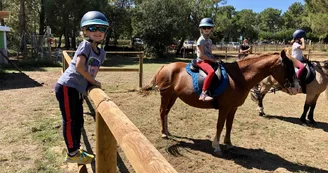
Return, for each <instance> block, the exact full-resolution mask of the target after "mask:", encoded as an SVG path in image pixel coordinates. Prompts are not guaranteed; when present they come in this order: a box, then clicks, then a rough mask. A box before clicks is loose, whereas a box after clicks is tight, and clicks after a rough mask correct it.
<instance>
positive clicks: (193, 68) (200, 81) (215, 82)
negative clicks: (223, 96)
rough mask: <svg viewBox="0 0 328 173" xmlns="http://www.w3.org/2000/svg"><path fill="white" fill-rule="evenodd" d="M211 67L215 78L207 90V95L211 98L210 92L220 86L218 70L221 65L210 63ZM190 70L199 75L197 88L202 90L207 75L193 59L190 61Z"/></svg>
mask: <svg viewBox="0 0 328 173" xmlns="http://www.w3.org/2000/svg"><path fill="white" fill-rule="evenodd" d="M211 66H212V68H213V69H214V73H215V76H214V77H213V79H212V81H211V84H210V86H209V88H208V93H209V95H211V96H213V95H212V94H211V91H213V90H215V89H217V88H218V86H219V85H220V80H221V77H222V74H221V68H220V66H221V64H220V63H211ZM190 70H191V71H192V72H195V73H199V74H198V87H199V88H202V87H203V84H204V80H205V78H206V76H207V74H206V72H204V71H203V70H202V69H201V68H200V67H199V66H198V65H197V60H195V59H193V60H191V66H190Z"/></svg>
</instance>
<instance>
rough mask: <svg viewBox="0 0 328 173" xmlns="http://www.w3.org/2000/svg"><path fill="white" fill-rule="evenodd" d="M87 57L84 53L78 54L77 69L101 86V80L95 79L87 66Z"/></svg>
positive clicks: (93, 82)
mask: <svg viewBox="0 0 328 173" xmlns="http://www.w3.org/2000/svg"><path fill="white" fill-rule="evenodd" d="M85 63H86V58H85V57H84V56H83V55H79V56H77V59H76V70H77V71H78V72H79V73H80V74H81V75H82V76H83V77H84V78H86V79H87V80H88V81H89V82H90V83H91V84H93V85H97V86H101V84H100V82H98V81H97V80H96V79H94V78H93V77H92V76H91V75H90V73H89V72H88V71H87V69H86V68H85Z"/></svg>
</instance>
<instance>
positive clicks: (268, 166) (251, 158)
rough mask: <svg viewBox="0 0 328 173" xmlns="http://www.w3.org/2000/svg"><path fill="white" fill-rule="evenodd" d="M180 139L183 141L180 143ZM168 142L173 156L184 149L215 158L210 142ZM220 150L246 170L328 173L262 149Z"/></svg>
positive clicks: (177, 138) (169, 150)
mask: <svg viewBox="0 0 328 173" xmlns="http://www.w3.org/2000/svg"><path fill="white" fill-rule="evenodd" d="M181 139H182V140H184V141H181ZM170 140H173V141H175V142H176V144H174V145H171V146H170V147H169V148H168V149H167V151H168V152H169V153H170V154H172V155H174V156H179V155H180V156H181V155H182V154H181V153H180V152H179V148H184V149H191V150H196V151H201V152H204V153H208V154H211V155H213V156H215V157H217V156H216V155H214V153H213V150H214V149H213V148H212V147H211V145H212V141H210V140H206V139H192V138H187V137H179V136H173V137H172V138H170ZM185 140H189V141H185ZM221 148H222V149H223V154H224V155H223V159H227V160H233V161H234V162H235V163H236V164H238V165H240V166H242V167H244V168H247V169H253V168H256V169H259V170H263V171H274V170H276V169H278V168H285V169H287V170H288V171H291V172H301V171H306V172H323V173H328V171H327V170H323V169H319V168H315V167H311V166H307V165H301V164H298V163H293V162H290V161H287V160H285V159H284V158H281V157H280V156H279V155H276V154H273V153H270V152H267V151H265V150H263V149H247V148H242V147H236V146H235V147H234V148H232V149H229V150H227V149H225V146H221Z"/></svg>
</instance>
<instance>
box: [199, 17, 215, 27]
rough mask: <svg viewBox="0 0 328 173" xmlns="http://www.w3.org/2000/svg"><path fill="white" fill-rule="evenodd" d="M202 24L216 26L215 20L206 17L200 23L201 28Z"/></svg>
mask: <svg viewBox="0 0 328 173" xmlns="http://www.w3.org/2000/svg"><path fill="white" fill-rule="evenodd" d="M202 26H210V27H214V22H213V20H212V19H211V18H204V19H202V20H201V21H200V23H199V26H198V27H199V28H200V27H202Z"/></svg>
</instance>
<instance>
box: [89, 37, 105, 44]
mask: <svg viewBox="0 0 328 173" xmlns="http://www.w3.org/2000/svg"><path fill="white" fill-rule="evenodd" d="M86 40H88V41H89V42H90V43H93V42H95V43H97V44H101V43H102V42H103V41H93V40H92V39H91V38H89V37H87V38H86Z"/></svg>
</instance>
